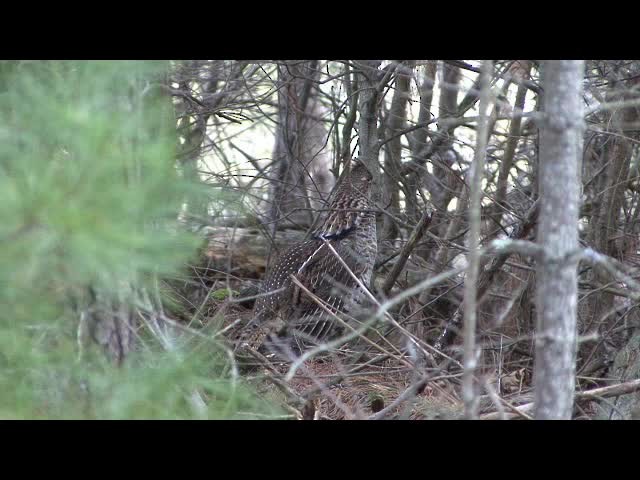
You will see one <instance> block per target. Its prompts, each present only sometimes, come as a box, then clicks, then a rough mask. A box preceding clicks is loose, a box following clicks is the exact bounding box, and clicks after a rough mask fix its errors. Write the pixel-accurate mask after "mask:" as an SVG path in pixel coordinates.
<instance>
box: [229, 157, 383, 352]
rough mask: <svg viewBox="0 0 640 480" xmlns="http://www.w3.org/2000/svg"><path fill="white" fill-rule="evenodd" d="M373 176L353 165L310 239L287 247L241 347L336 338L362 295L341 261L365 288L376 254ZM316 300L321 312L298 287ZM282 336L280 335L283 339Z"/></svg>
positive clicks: (301, 343)
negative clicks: (338, 319)
mask: <svg viewBox="0 0 640 480" xmlns="http://www.w3.org/2000/svg"><path fill="white" fill-rule="evenodd" d="M371 183H372V176H371V173H370V172H369V171H368V170H367V167H365V165H364V164H363V163H362V162H360V161H357V160H356V161H355V162H354V163H353V165H352V167H351V172H350V173H349V174H348V175H347V176H346V177H345V178H344V180H343V181H342V183H341V184H340V186H339V187H338V188H337V191H336V193H335V195H334V198H333V200H332V202H331V203H330V205H329V208H328V214H327V215H326V218H325V220H324V222H323V223H322V225H321V227H320V228H318V229H317V230H315V231H314V232H313V234H312V236H311V239H309V240H307V241H305V242H302V243H299V244H297V245H294V246H292V247H291V248H289V249H288V250H286V251H285V252H284V253H283V254H282V255H280V257H279V258H278V259H277V260H276V262H275V263H274V265H273V267H272V268H271V269H270V271H269V272H268V274H267V276H266V277H265V279H264V281H263V285H262V289H261V294H262V295H261V296H260V297H258V299H257V300H256V304H255V306H254V318H253V321H252V322H251V323H250V325H249V326H248V327H247V328H248V331H247V333H246V334H245V340H244V341H241V343H242V344H243V345H245V346H248V347H250V348H253V349H255V350H257V349H258V348H259V347H260V346H261V345H262V344H263V343H264V342H265V340H266V339H267V337H270V338H272V339H273V338H274V337H275V335H276V334H277V333H280V336H284V337H288V338H292V339H294V340H295V343H296V345H297V346H298V349H299V350H302V349H304V348H305V347H308V346H309V343H310V342H311V343H315V342H318V341H321V340H325V339H327V338H328V337H331V336H332V335H335V334H337V333H339V331H340V328H339V324H338V323H339V322H336V320H335V318H334V316H333V315H331V314H329V313H327V310H329V311H331V312H333V313H334V314H336V315H339V314H340V313H341V312H342V313H344V312H349V311H350V310H353V307H354V306H355V305H356V304H359V303H361V302H362V299H363V292H362V290H361V289H360V288H359V286H358V283H357V282H356V281H355V280H354V279H353V277H352V275H351V274H350V273H349V271H348V270H347V269H346V268H345V267H344V265H343V264H342V262H341V261H340V259H338V258H337V257H336V255H335V253H334V252H332V251H331V249H330V248H328V246H327V244H326V243H327V242H328V243H329V244H330V245H331V246H332V247H333V249H334V250H335V252H336V253H337V254H338V255H339V256H340V258H342V260H344V263H345V264H346V265H347V266H348V267H349V269H350V270H351V271H352V272H353V273H354V274H355V276H356V277H357V278H359V279H360V280H361V281H362V284H363V285H365V286H368V284H369V282H370V281H371V274H372V273H373V266H374V262H375V258H376V254H377V238H376V218H375V213H374V212H373V211H372V210H371V204H370V193H371ZM292 275H293V276H294V277H295V278H296V279H297V280H298V281H299V282H300V284H301V285H303V286H304V288H306V289H307V290H309V292H311V293H312V294H313V295H315V296H316V297H317V298H318V299H319V300H320V301H321V303H322V304H323V305H324V306H325V308H322V307H321V306H320V305H318V302H317V301H314V299H312V298H311V296H310V295H309V294H308V293H306V292H305V291H304V290H303V289H302V288H300V287H299V286H298V285H296V284H295V282H294V281H293V280H292V278H291V276H292ZM283 332H285V333H284V335H283Z"/></svg>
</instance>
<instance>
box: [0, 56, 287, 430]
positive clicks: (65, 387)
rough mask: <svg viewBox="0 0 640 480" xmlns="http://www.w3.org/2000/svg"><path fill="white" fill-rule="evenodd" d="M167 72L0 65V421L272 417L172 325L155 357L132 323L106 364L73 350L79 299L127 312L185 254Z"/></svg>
mask: <svg viewBox="0 0 640 480" xmlns="http://www.w3.org/2000/svg"><path fill="white" fill-rule="evenodd" d="M168 67H169V65H168V63H166V62H155V61H117V62H116V61H3V62H0V116H1V118H0V218H2V222H0V305H2V310H1V313H0V418H201V417H207V418H238V417H249V418H254V417H255V415H258V416H260V415H266V416H269V415H271V414H275V413H277V412H276V411H275V410H274V408H273V407H272V406H271V405H269V404H267V403H265V402H264V401H263V400H261V399H258V398H257V397H256V396H255V395H254V394H252V393H251V392H250V391H249V390H248V389H246V388H245V387H243V386H241V385H240V384H239V383H237V382H235V381H234V380H233V379H232V378H231V375H230V367H229V365H228V363H227V361H226V358H227V356H226V355H225V354H224V352H223V351H222V350H221V348H220V347H219V345H217V344H216V343H215V342H214V341H212V340H209V339H208V338H205V337H204V336H190V337H189V338H188V339H185V338H183V337H184V335H185V334H177V333H175V332H174V333H175V335H174V337H173V340H172V341H171V348H167V346H166V345H164V346H163V345H160V342H158V341H157V339H156V338H154V336H153V335H152V334H150V333H149V332H146V333H145V331H143V330H144V329H140V332H138V333H137V335H138V336H139V337H140V338H139V341H138V342H136V344H137V345H138V344H139V345H140V346H139V347H138V348H136V349H135V351H134V352H132V353H131V354H130V355H129V356H128V358H127V361H126V362H125V363H124V364H123V366H121V367H116V366H115V365H113V363H112V362H109V361H108V360H107V359H106V358H105V356H104V355H103V353H102V352H101V351H100V349H96V348H93V349H91V350H90V351H88V352H87V353H86V354H85V355H83V356H82V357H81V358H80V357H79V346H78V325H79V317H80V315H79V312H80V311H81V310H82V307H83V306H84V305H87V302H90V299H91V292H94V291H99V292H100V295H101V296H102V297H105V298H113V299H117V300H118V301H119V302H124V303H126V304H128V305H131V306H132V307H133V308H135V306H136V302H139V300H140V298H139V296H138V292H139V291H141V289H145V288H153V286H154V285H158V279H159V278H162V277H163V276H166V275H175V274H177V273H178V272H179V271H180V269H181V268H182V266H183V265H184V264H185V262H187V261H188V260H189V259H190V258H192V256H193V255H194V253H195V252H196V249H197V246H198V239H197V238H196V237H195V236H193V235H190V234H188V233H187V232H185V231H184V229H181V228H180V227H179V225H178V223H177V218H178V215H179V212H180V208H181V205H182V204H183V203H184V201H185V199H186V198H188V196H190V195H198V194H202V193H203V192H199V191H198V189H197V187H196V186H194V185H193V184H190V183H189V182H188V181H187V180H185V179H184V177H183V176H182V175H181V172H180V169H179V166H178V165H176V161H175V147H176V131H175V118H174V112H173V109H172V105H171V101H170V99H169V98H168V97H166V96H164V95H163V94H162V89H161V88H159V87H158V86H157V85H158V82H159V81H160V80H161V79H162V78H163V76H164V75H166V69H167V68H168ZM123 285H126V286H127V287H126V288H123ZM155 291H156V292H159V291H160V289H156V290H155ZM123 292H128V293H125V294H123ZM155 305H156V307H158V304H155ZM160 305H161V302H160ZM192 392H199V394H200V395H201V398H203V399H204V400H205V405H204V406H203V407H202V408H201V409H200V410H199V411H197V409H194V408H193V405H191V404H190V403H189V401H188V398H189V396H190V395H191V394H192Z"/></svg>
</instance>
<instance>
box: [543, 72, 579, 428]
mask: <svg viewBox="0 0 640 480" xmlns="http://www.w3.org/2000/svg"><path fill="white" fill-rule="evenodd" d="M583 74H584V61H582V60H550V61H545V62H544V63H543V65H542V82H543V88H544V89H545V93H544V99H543V111H544V121H543V126H542V128H541V131H540V192H539V193H540V216H539V225H538V238H537V240H538V242H539V244H540V245H541V246H542V247H543V248H544V253H545V254H544V258H543V259H542V260H541V261H539V262H538V265H537V299H536V305H537V315H538V317H537V331H536V341H535V352H536V353H535V354H536V356H535V365H534V384H535V418H536V419H570V418H571V414H572V411H573V395H574V383H575V358H576V310H577V299H578V284H577V260H576V259H575V256H573V258H569V255H570V254H571V253H572V252H574V251H575V250H576V249H577V248H578V213H579V191H580V189H579V183H578V182H579V175H580V173H579V172H580V170H579V164H580V157H581V155H582V131H583V125H584V120H583V107H582V78H583Z"/></svg>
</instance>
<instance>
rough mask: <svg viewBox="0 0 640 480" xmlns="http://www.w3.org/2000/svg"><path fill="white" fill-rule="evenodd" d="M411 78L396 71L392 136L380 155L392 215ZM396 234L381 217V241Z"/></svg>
mask: <svg viewBox="0 0 640 480" xmlns="http://www.w3.org/2000/svg"><path fill="white" fill-rule="evenodd" d="M406 65H407V67H408V68H409V69H411V70H413V67H414V66H415V61H411V60H410V61H408V62H407V63H406ZM410 82H411V77H410V76H409V75H408V73H405V72H403V71H400V72H398V74H397V76H396V81H395V87H396V90H395V92H394V94H393V99H392V100H391V109H390V110H389V116H388V118H387V122H386V123H387V125H386V127H387V128H386V130H387V135H388V136H389V137H394V138H393V139H392V140H391V141H390V142H388V143H387V144H386V145H385V156H384V182H383V183H384V185H383V188H384V199H385V200H384V204H385V207H386V206H387V205H389V210H390V212H391V213H392V214H393V215H394V216H396V217H397V216H399V213H400V187H399V182H400V181H402V179H401V177H400V169H401V168H400V167H401V163H402V161H401V154H402V141H401V140H402V137H401V136H399V135H398V133H399V132H400V131H401V130H402V129H403V128H404V126H405V122H406V117H407V103H408V100H409V96H410V92H409V86H410ZM397 236H398V226H397V225H396V223H395V221H394V220H393V218H392V217H391V216H389V215H385V216H384V219H383V226H382V232H381V234H380V237H381V239H383V240H393V239H395V238H396V237H397Z"/></svg>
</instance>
